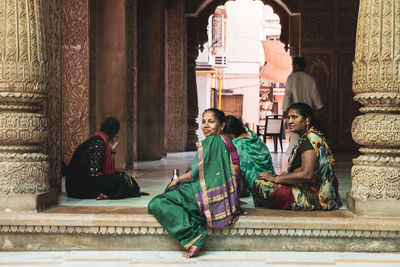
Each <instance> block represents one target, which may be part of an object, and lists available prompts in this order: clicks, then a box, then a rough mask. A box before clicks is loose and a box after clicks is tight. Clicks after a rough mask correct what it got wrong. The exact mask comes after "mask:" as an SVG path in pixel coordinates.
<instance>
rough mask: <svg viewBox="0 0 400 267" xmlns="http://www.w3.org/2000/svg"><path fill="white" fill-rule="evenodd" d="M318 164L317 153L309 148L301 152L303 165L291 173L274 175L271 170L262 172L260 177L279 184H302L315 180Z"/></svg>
mask: <svg viewBox="0 0 400 267" xmlns="http://www.w3.org/2000/svg"><path fill="white" fill-rule="evenodd" d="M316 164H317V155H316V153H315V151H314V150H307V151H305V152H303V153H302V154H301V167H300V168H297V169H295V170H294V171H292V172H290V173H286V172H284V173H282V174H280V175H277V176H274V175H273V174H271V173H269V172H262V173H260V175H259V177H260V178H261V179H264V180H268V181H272V182H275V183H279V184H301V183H313V182H315V177H314V171H315V165H316Z"/></svg>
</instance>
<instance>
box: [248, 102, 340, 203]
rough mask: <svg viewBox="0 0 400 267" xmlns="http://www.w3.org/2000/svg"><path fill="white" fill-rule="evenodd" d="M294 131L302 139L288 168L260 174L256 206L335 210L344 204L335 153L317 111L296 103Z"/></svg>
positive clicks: (291, 115) (291, 122) (291, 114)
mask: <svg viewBox="0 0 400 267" xmlns="http://www.w3.org/2000/svg"><path fill="white" fill-rule="evenodd" d="M288 124H289V129H290V131H291V132H295V133H298V134H299V135H300V138H299V139H298V141H297V144H296V145H295V147H294V148H293V150H292V152H291V154H290V157H289V161H288V167H287V171H286V172H284V173H282V174H280V175H274V174H272V173H269V172H263V173H260V175H259V178H258V179H257V180H256V181H255V183H254V186H253V199H254V205H255V206H256V207H266V208H273V209H286V210H333V209H338V208H340V206H341V201H340V197H339V193H338V181H337V178H336V176H335V173H334V170H333V165H334V159H333V155H332V152H331V150H330V148H329V146H328V144H327V141H326V138H325V136H326V134H324V130H323V127H322V125H321V124H320V123H318V121H317V120H315V119H314V111H313V110H312V108H311V107H310V106H309V105H307V104H304V103H295V104H293V105H292V106H290V108H289V111H288Z"/></svg>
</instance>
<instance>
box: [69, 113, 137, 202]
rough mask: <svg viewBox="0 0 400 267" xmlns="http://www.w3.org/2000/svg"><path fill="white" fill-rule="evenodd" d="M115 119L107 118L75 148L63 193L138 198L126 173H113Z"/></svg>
mask: <svg viewBox="0 0 400 267" xmlns="http://www.w3.org/2000/svg"><path fill="white" fill-rule="evenodd" d="M119 129H120V125H119V122H118V120H117V119H116V118H113V117H109V118H107V119H105V120H104V122H103V123H102V125H101V128H100V130H99V131H97V132H96V133H95V135H94V136H92V137H90V138H89V139H88V140H86V141H85V142H84V143H82V144H81V145H79V146H78V148H77V149H76V150H75V152H74V154H73V156H72V159H71V162H70V164H69V166H68V167H67V172H66V182H65V183H66V190H67V195H68V196H69V197H73V198H83V199H85V198H96V199H107V198H110V199H118V198H125V197H138V196H140V194H139V186H138V185H137V183H136V181H135V180H134V179H133V178H132V177H131V176H130V175H129V174H126V173H122V172H116V171H115V169H114V163H113V159H112V155H111V154H112V151H113V150H115V148H116V146H117V144H118V141H117V140H118V139H117V137H118V135H117V134H118V132H119Z"/></svg>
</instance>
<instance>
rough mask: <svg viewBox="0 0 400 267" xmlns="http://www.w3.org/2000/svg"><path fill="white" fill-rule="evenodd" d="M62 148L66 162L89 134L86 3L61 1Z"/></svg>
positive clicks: (81, 0)
mask: <svg viewBox="0 0 400 267" xmlns="http://www.w3.org/2000/svg"><path fill="white" fill-rule="evenodd" d="M62 36H63V38H62V40H63V43H62V73H63V77H62V88H63V92H62V99H63V105H62V106H63V116H62V121H63V126H62V130H63V135H62V144H63V145H62V147H63V158H64V161H65V163H67V164H68V163H69V161H70V158H71V156H72V153H73V151H74V149H75V148H76V147H77V146H78V145H79V144H80V143H82V142H83V141H84V140H85V139H87V138H88V137H89V135H90V121H89V3H88V0H70V1H62Z"/></svg>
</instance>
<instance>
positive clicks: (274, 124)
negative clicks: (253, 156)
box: [257, 114, 283, 152]
mask: <svg viewBox="0 0 400 267" xmlns="http://www.w3.org/2000/svg"><path fill="white" fill-rule="evenodd" d="M282 131H283V116H282V115H278V114H273V115H267V117H266V118H265V125H257V136H261V135H262V136H263V140H264V142H266V141H267V136H270V137H273V138H274V150H275V152H277V147H278V139H279V142H280V143H281V150H282V152H283V147H282Z"/></svg>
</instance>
